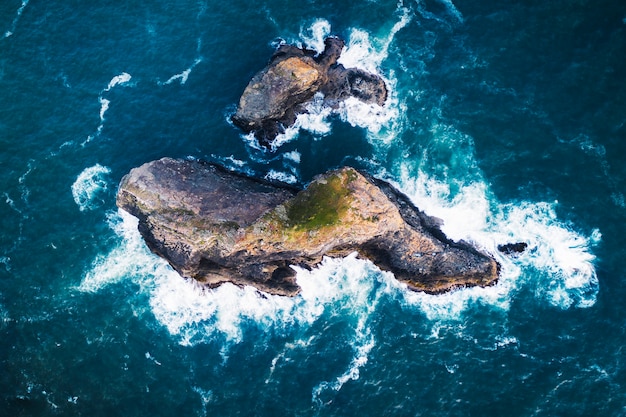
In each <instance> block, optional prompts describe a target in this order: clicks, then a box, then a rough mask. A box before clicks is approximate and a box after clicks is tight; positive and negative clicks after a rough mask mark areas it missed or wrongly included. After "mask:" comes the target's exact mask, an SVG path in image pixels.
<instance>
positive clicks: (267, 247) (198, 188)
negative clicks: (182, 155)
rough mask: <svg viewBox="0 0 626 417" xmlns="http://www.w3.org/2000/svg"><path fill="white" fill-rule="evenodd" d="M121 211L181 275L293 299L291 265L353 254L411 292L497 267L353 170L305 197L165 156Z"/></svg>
mask: <svg viewBox="0 0 626 417" xmlns="http://www.w3.org/2000/svg"><path fill="white" fill-rule="evenodd" d="M117 204H118V206H119V207H121V208H122V209H124V210H126V211H128V212H130V213H131V214H133V215H134V216H136V217H138V218H139V230H140V232H141V234H142V235H143V237H144V238H145V240H146V242H147V243H148V246H149V247H150V248H151V249H152V250H153V251H154V252H155V253H157V254H159V255H160V256H162V257H164V258H165V259H167V260H168V261H169V262H170V264H171V265H172V266H173V267H174V269H176V270H177V271H179V273H181V274H182V275H183V276H187V277H191V278H194V279H196V280H198V281H199V282H201V283H204V284H206V285H208V286H211V287H213V286H217V285H220V284H221V283H224V282H233V283H235V284H237V285H252V286H255V287H257V288H259V289H261V290H263V291H266V292H269V293H273V294H282V295H295V294H297V293H298V292H299V290H300V289H299V287H298V285H297V283H296V281H295V271H294V270H293V269H292V268H290V265H300V266H303V267H307V268H310V267H313V266H315V265H316V264H317V263H318V262H320V261H321V259H322V257H323V256H325V255H328V256H344V255H347V254H349V253H352V252H354V251H357V252H358V253H359V254H360V256H362V257H364V258H368V259H370V260H371V261H372V262H373V263H374V264H376V265H378V266H379V267H380V268H381V269H383V270H388V271H391V272H393V274H394V275H395V277H396V278H397V279H398V280H400V281H402V282H406V283H407V284H408V286H409V287H410V288H412V289H415V290H421V291H426V292H429V293H438V292H442V291H447V290H450V289H453V288H456V287H465V286H473V285H481V286H485V285H490V284H493V283H495V282H496V280H497V278H498V270H499V266H498V264H497V263H496V262H495V260H494V259H493V258H491V257H489V256H487V255H485V254H482V253H480V252H478V251H477V250H476V249H474V248H473V247H471V246H470V245H468V244H466V243H463V242H458V243H455V242H452V241H451V240H449V239H448V238H446V237H445V235H444V234H443V233H442V232H441V230H440V229H439V224H440V221H439V220H438V219H435V218H433V217H429V216H427V215H425V214H424V213H422V212H421V211H419V210H418V209H417V208H416V207H415V206H414V205H413V204H412V203H411V202H410V201H409V200H408V199H407V197H406V196H404V195H403V194H401V193H400V192H398V191H397V190H396V189H395V188H393V187H392V186H391V185H389V184H388V183H385V182H383V181H381V180H378V179H375V178H373V177H370V176H368V175H367V174H364V173H362V172H359V171H357V170H355V169H353V168H341V169H339V170H336V171H331V172H328V173H326V174H323V175H321V176H319V177H317V178H316V179H315V180H314V181H313V182H312V183H311V184H309V185H308V187H306V188H305V189H304V190H301V191H297V190H295V189H293V188H287V187H285V186H280V185H275V184H270V183H267V182H262V181H259V180H255V179H252V178H248V177H244V176H242V175H239V174H236V173H233V172H230V171H227V170H225V169H223V168H221V167H218V166H216V165H211V164H207V163H202V162H198V161H188V160H174V159H170V158H164V159H161V160H158V161H154V162H150V163H147V164H144V165H143V166H141V167H139V168H135V169H133V170H132V171H131V172H130V173H129V174H128V175H126V176H125V177H124V178H123V179H122V182H121V184H120V187H119V191H118V195H117Z"/></svg>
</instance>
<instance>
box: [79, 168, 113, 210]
mask: <svg viewBox="0 0 626 417" xmlns="http://www.w3.org/2000/svg"><path fill="white" fill-rule="evenodd" d="M110 173H111V169H110V168H108V167H105V166H102V165H100V164H96V165H94V166H92V167H89V168H85V169H84V170H83V172H81V173H80V174H78V176H77V177H76V180H75V181H74V183H73V184H72V196H73V197H74V202H75V203H76V204H77V205H78V207H79V208H80V210H81V211H84V210H91V209H94V208H96V207H97V206H98V203H99V201H98V200H97V198H98V197H99V196H100V195H101V194H102V192H103V191H105V190H106V189H107V188H108V182H107V178H106V176H107V175H108V174H110Z"/></svg>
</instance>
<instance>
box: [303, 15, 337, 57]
mask: <svg viewBox="0 0 626 417" xmlns="http://www.w3.org/2000/svg"><path fill="white" fill-rule="evenodd" d="M329 35H330V23H329V22H328V21H327V20H325V19H316V20H315V21H314V22H313V23H312V24H311V25H310V26H309V27H304V26H303V27H301V28H300V39H301V41H302V43H301V44H300V46H301V47H302V46H305V47H307V48H308V49H313V50H314V51H315V52H317V53H318V54H320V53H322V52H324V48H325V45H324V39H326V38H327V37H328V36H329Z"/></svg>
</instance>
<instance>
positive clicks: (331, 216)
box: [286, 173, 355, 231]
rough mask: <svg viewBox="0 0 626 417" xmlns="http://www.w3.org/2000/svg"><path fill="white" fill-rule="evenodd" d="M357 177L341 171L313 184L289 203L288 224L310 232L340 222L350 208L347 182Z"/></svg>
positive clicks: (349, 192)
mask: <svg viewBox="0 0 626 417" xmlns="http://www.w3.org/2000/svg"><path fill="white" fill-rule="evenodd" d="M354 178H355V177H353V176H351V175H343V173H337V174H333V175H331V176H329V177H327V178H325V179H324V180H320V181H317V182H314V183H312V184H311V185H309V187H308V188H307V189H306V190H304V191H303V192H300V193H299V194H298V195H297V196H296V197H295V198H294V199H293V200H292V201H290V202H289V203H288V204H287V207H286V209H287V221H288V227H291V228H294V229H296V230H298V231H308V230H318V229H321V228H323V227H327V226H332V225H335V224H337V223H338V222H339V220H340V219H341V217H342V216H343V215H344V214H345V212H346V211H347V210H348V209H349V208H350V201H351V199H350V198H349V197H350V194H351V191H350V189H349V188H348V187H347V184H346V183H349V182H350V181H352V180H353V179H354Z"/></svg>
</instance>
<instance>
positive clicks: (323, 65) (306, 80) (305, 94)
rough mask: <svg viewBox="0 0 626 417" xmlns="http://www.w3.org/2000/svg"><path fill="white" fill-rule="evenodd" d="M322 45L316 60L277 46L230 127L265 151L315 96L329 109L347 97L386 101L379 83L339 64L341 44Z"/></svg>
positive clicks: (328, 41)
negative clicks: (247, 134)
mask: <svg viewBox="0 0 626 417" xmlns="http://www.w3.org/2000/svg"><path fill="white" fill-rule="evenodd" d="M324 43H325V45H326V48H325V50H324V51H323V52H322V53H321V54H320V55H319V56H317V57H315V56H314V52H313V51H310V50H307V49H301V48H298V47H295V46H293V45H281V46H280V47H279V48H278V50H277V51H276V52H275V53H274V55H273V56H272V58H271V60H270V62H269V64H268V65H267V66H266V67H265V68H264V69H263V70H261V71H260V72H258V73H257V74H256V75H255V76H254V77H253V78H252V80H250V83H249V84H248V86H247V87H246V88H245V90H244V92H243V94H242V95H241V98H240V100H239V106H238V108H237V112H236V113H235V115H234V116H233V117H232V120H233V122H234V123H235V124H236V125H237V126H239V127H240V128H241V129H243V130H244V131H245V132H254V134H255V136H256V138H257V139H258V140H259V143H261V144H262V145H264V146H268V145H269V144H271V142H272V141H273V140H274V139H275V138H276V136H277V135H278V134H279V133H282V132H284V130H285V128H286V127H288V126H291V125H292V124H293V123H294V122H295V120H296V116H297V115H298V114H300V113H303V112H305V111H306V105H307V103H308V102H309V101H310V100H311V98H313V96H314V95H315V94H316V93H318V92H319V93H322V94H323V95H324V100H325V104H326V105H329V106H331V107H335V106H337V104H338V102H339V101H341V100H345V99H346V98H348V97H356V98H358V99H359V100H362V101H364V102H366V103H377V104H378V105H380V106H382V105H383V104H384V103H385V100H386V98H387V88H386V86H385V83H384V81H383V80H382V78H381V77H379V76H378V75H375V74H370V73H368V72H365V71H363V70H360V69H357V68H348V69H346V68H345V67H344V66H343V65H341V64H338V63H337V59H338V58H339V56H340V55H341V51H342V49H343V47H344V42H343V40H341V39H339V38H336V37H330V38H327V39H326V40H325V42H324Z"/></svg>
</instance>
